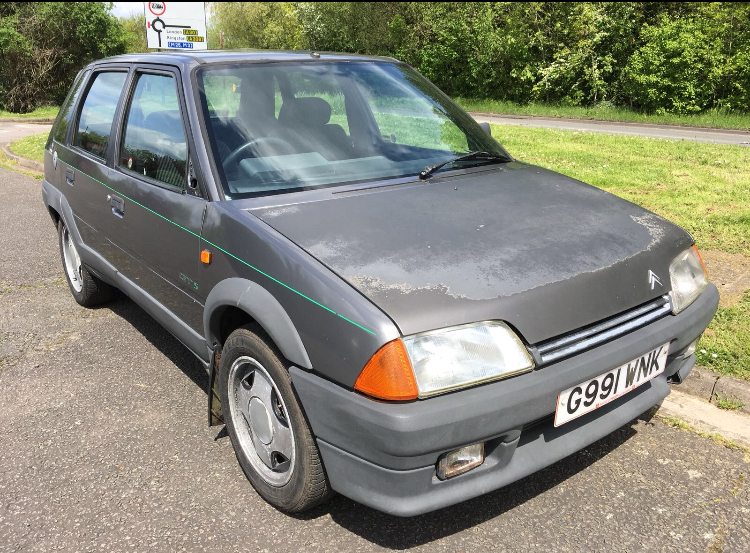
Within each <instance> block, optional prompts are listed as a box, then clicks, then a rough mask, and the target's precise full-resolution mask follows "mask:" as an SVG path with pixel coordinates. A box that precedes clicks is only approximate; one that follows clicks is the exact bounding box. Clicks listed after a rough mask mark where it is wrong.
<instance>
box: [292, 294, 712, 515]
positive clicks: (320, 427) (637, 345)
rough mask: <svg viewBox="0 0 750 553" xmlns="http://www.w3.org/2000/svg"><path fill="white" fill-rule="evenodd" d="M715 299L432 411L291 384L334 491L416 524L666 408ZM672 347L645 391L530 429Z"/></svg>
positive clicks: (441, 402) (298, 373)
mask: <svg viewBox="0 0 750 553" xmlns="http://www.w3.org/2000/svg"><path fill="white" fill-rule="evenodd" d="M718 297H719V295H718V291H717V290H716V287H715V286H713V285H709V287H708V289H707V290H706V291H705V292H704V293H703V294H702V295H701V296H700V297H699V298H698V300H696V302H695V303H694V304H693V305H691V306H690V307H689V308H687V309H686V310H685V311H683V312H682V313H680V315H677V316H672V315H670V316H667V317H665V318H663V319H660V320H658V321H656V322H654V323H652V324H650V325H649V326H647V327H644V328H642V329H639V330H636V331H634V332H632V333H630V334H628V335H625V336H623V337H621V338H619V339H617V340H615V341H613V342H610V343H607V344H604V345H602V346H599V347H597V348H595V349H592V350H589V351H587V352H584V353H582V354H580V355H577V356H575V357H573V358H570V359H567V360H564V361H561V362H559V363H555V364H554V365H550V366H547V367H545V368H542V369H539V370H536V371H533V372H531V373H527V374H525V375H521V376H518V377H515V378H511V379H508V380H504V381H499V382H495V383H492V384H487V385H484V386H479V387H476V388H471V389H468V390H464V391H461V392H455V393H452V394H446V395H444V396H439V397H436V398H431V399H429V400H425V401H416V402H411V403H401V404H393V403H380V402H377V401H373V400H371V399H368V398H366V397H363V396H361V395H359V394H357V393H355V392H352V391H349V390H347V389H344V388H342V387H340V386H338V385H336V384H333V383H331V382H328V381H325V380H323V379H322V378H320V377H317V376H315V375H314V374H311V373H309V372H306V371H304V370H302V369H297V368H292V369H291V375H292V380H293V382H294V386H295V389H296V390H297V393H298V395H299V397H300V399H301V401H302V404H303V407H304V409H305V412H306V414H307V416H308V419H309V421H310V424H311V426H312V429H313V432H314V434H315V436H316V438H317V441H318V445H319V447H320V451H321V455H322V457H323V463H324V465H325V467H326V471H327V473H328V477H329V480H330V482H331V486H332V487H333V489H334V490H336V491H338V492H340V493H342V494H343V495H346V496H347V497H350V498H351V499H354V500H356V501H358V502H360V503H363V504H365V505H368V506H370V507H373V508H375V509H378V510H381V511H385V512H388V513H391V514H395V515H400V516H413V515H417V514H421V513H425V512H429V511H432V510H435V509H438V508H441V507H445V506H448V505H451V504H454V503H457V502H459V501H464V500H466V499H470V498H472V497H476V496H478V495H481V494H484V493H487V492H489V491H492V490H495V489H497V488H500V487H502V486H505V485H507V484H510V483H511V482H514V481H516V480H518V479H520V478H523V477H524V476H527V475H529V474H531V473H533V472H535V471H537V470H539V469H541V468H543V467H545V466H548V465H550V464H552V463H554V462H555V461H558V460H560V459H562V458H564V457H566V456H568V455H570V454H571V453H574V452H575V451H578V450H580V449H581V448H583V447H585V446H587V445H589V444H591V443H593V442H595V441H596V440H598V439H600V438H602V437H604V436H606V435H607V434H609V433H610V432H612V431H614V430H616V429H617V428H619V427H620V426H622V425H624V424H626V423H627V422H628V421H630V420H632V419H634V418H636V417H637V416H638V415H640V414H641V413H643V412H645V411H647V410H648V409H649V408H651V407H653V406H654V405H656V404H657V403H659V402H660V401H661V400H662V399H663V398H664V397H666V396H667V395H668V394H669V385H668V384H667V379H668V378H669V377H670V376H672V374H674V373H676V372H677V371H679V370H680V369H682V368H683V367H685V366H686V365H688V364H691V363H693V362H694V357H693V356H690V357H688V358H685V357H683V356H682V355H681V352H682V351H683V350H684V349H685V348H686V347H687V346H688V345H689V344H690V342H692V341H693V340H695V339H696V338H698V337H699V336H700V335H701V333H702V332H703V331H704V330H705V328H706V326H707V325H708V323H709V322H710V321H711V318H712V317H713V315H714V313H715V312H716V308H717V306H718ZM667 342H670V351H671V352H672V353H671V354H670V357H669V358H668V364H667V369H666V371H665V372H664V374H662V375H660V376H658V377H657V378H655V379H654V380H652V381H650V382H649V383H648V384H645V385H643V386H641V387H640V388H638V389H637V390H635V391H633V392H631V393H630V394H628V395H626V396H624V397H622V398H620V399H618V400H616V401H615V402H613V403H611V404H609V405H607V406H605V407H602V408H600V409H598V410H597V411H595V412H593V413H590V414H588V415H584V416H583V417H580V418H579V419H576V420H574V421H571V422H569V423H567V424H565V425H563V426H561V427H559V428H554V427H553V425H552V422H551V421H546V422H543V423H541V424H538V425H536V426H533V427H530V428H529V423H532V422H534V421H537V420H539V419H542V418H544V417H546V416H548V415H550V414H551V413H553V412H554V410H555V405H556V400H557V395H558V393H559V392H560V391H561V390H564V389H566V388H569V387H571V386H573V385H575V384H579V383H581V382H583V381H585V380H587V379H588V378H591V377H594V376H596V375H598V374H601V373H602V372H604V371H606V370H608V369H610V368H612V367H616V366H618V365H622V364H624V363H627V362H628V361H630V360H632V359H633V358H635V357H637V356H638V355H640V354H642V353H644V352H647V351H649V350H651V349H654V348H656V347H658V346H660V345H662V344H665V343H667ZM524 426H527V429H526V430H524ZM519 436H520V437H519ZM482 441H484V442H487V446H486V448H487V459H486V461H485V463H484V464H483V465H482V466H480V467H478V468H476V469H474V470H472V471H470V472H468V473H466V474H464V475H461V476H458V477H456V478H454V479H449V480H446V481H440V480H438V479H437V478H436V476H435V463H436V461H437V458H438V456H439V455H440V454H442V453H444V452H446V451H449V450H451V449H455V448H457V447H461V446H463V445H468V444H472V443H476V442H482Z"/></svg>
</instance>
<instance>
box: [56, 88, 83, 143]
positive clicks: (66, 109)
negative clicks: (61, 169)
mask: <svg viewBox="0 0 750 553" xmlns="http://www.w3.org/2000/svg"><path fill="white" fill-rule="evenodd" d="M85 80H86V75H85V74H82V75H80V76H79V78H78V79H77V80H76V82H75V83H73V88H71V90H70V93H69V94H68V99H67V101H66V102H65V104H64V105H63V106H62V108H60V114H59V115H58V117H57V122H56V123H55V129H54V130H53V131H52V138H53V139H54V140H55V141H56V142H58V143H59V144H65V138H66V137H67V136H68V125H69V123H70V116H71V115H72V114H73V107H74V106H75V104H76V100H77V99H78V96H79V94H80V92H81V85H82V84H83V81H85Z"/></svg>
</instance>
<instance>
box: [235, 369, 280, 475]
mask: <svg viewBox="0 0 750 553" xmlns="http://www.w3.org/2000/svg"><path fill="white" fill-rule="evenodd" d="M228 385H229V398H230V402H229V415H230V417H231V418H232V426H233V427H234V429H235V433H236V435H237V439H238V441H239V446H240V447H241V448H242V451H243V453H244V454H245V456H246V457H247V459H249V460H250V462H251V464H252V466H253V468H254V469H255V472H256V473H257V474H258V475H259V476H260V477H261V478H263V480H265V481H266V483H268V484H270V485H271V486H275V487H281V486H283V485H284V484H286V483H287V482H289V480H290V479H291V477H292V472H293V471H294V456H295V443H294V433H293V431H292V427H291V425H290V421H289V417H288V415H287V413H288V412H289V411H288V410H287V408H286V405H285V404H284V400H283V399H282V397H281V394H279V391H278V389H277V387H276V385H275V384H274V382H273V380H272V379H271V376H270V375H269V374H268V372H267V371H266V369H265V368H263V366H262V365H261V364H260V363H259V362H258V361H256V360H255V359H253V358H252V357H247V356H243V357H240V358H238V359H237V360H236V361H235V362H234V363H233V364H232V367H231V369H230V370H229V382H228Z"/></svg>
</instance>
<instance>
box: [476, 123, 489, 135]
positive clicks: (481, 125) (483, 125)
mask: <svg viewBox="0 0 750 553" xmlns="http://www.w3.org/2000/svg"><path fill="white" fill-rule="evenodd" d="M479 126H480V127H482V130H483V131H484V132H486V133H487V134H488V135H490V136H492V129H491V128H490V124H489V123H479Z"/></svg>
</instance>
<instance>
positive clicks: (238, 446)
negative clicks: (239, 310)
mask: <svg viewBox="0 0 750 553" xmlns="http://www.w3.org/2000/svg"><path fill="white" fill-rule="evenodd" d="M282 359H283V357H282V356H281V353H280V352H279V351H278V349H276V347H275V346H274V345H273V344H272V343H271V342H270V340H267V339H266V337H265V333H264V332H263V330H262V329H261V328H260V327H259V326H258V325H247V326H244V327H242V328H239V329H237V330H235V331H234V332H233V333H232V334H231V335H230V336H229V338H228V339H227V341H226V343H225V344H224V347H223V350H222V354H221V364H220V367H219V390H220V394H221V404H222V410H223V411H224V419H225V421H226V426H227V431H228V433H229V437H230V439H231V441H232V445H233V446H234V451H235V454H236V455H237V460H238V461H239V463H240V466H241V467H242V470H243V471H244V473H245V476H247V478H248V480H250V483H251V484H252V485H253V487H254V488H255V490H256V491H257V492H258V493H259V494H260V496H261V497H262V498H263V499H265V500H266V501H267V502H268V503H270V504H271V505H273V506H274V507H276V508H277V509H280V510H282V511H286V512H289V513H297V512H300V511H305V510H307V509H310V508H311V507H314V506H315V505H317V504H319V503H321V502H323V501H325V500H326V499H328V498H329V497H331V496H332V495H333V492H332V490H331V488H330V485H329V483H328V478H327V477H326V473H325V469H324V468H323V464H322V462H321V459H320V453H319V452H318V447H317V446H316V445H315V440H314V439H313V436H312V433H311V431H310V426H309V425H308V423H307V420H306V419H305V416H304V413H303V412H302V408H301V407H300V404H299V401H298V400H297V396H296V394H295V393H294V389H293V388H292V381H291V377H290V376H289V372H288V370H287V365H286V364H285V363H284V362H283V361H282Z"/></svg>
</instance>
